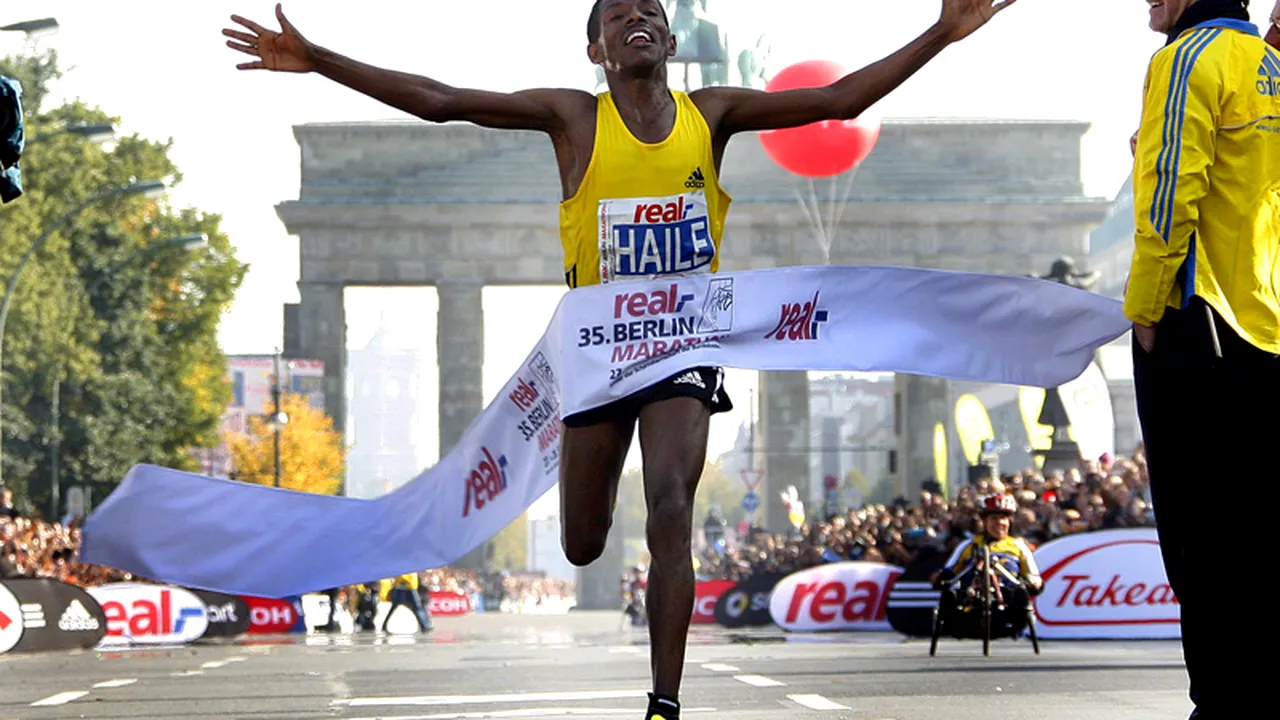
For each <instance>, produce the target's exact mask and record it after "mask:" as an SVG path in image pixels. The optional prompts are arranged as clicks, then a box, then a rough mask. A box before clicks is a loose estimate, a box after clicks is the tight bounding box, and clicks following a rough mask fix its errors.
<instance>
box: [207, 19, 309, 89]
mask: <svg viewBox="0 0 1280 720" xmlns="http://www.w3.org/2000/svg"><path fill="white" fill-rule="evenodd" d="M231 19H232V20H233V21H235V22H237V23H239V24H240V25H243V26H244V27H246V28H248V29H250V30H252V31H253V34H249V33H246V32H240V31H239V30H230V29H224V30H223V31H222V34H223V35H226V36H227V37H229V38H233V40H239V41H240V42H233V40H228V41H227V47H229V48H231V49H233V50H239V51H240V52H242V53H244V54H246V55H252V56H254V57H256V58H258V60H257V61H256V62H247V63H240V64H239V65H236V68H237V69H240V70H276V71H279V72H295V73H306V72H311V70H312V69H313V66H314V63H313V60H312V58H313V54H314V51H315V47H314V46H313V45H312V44H311V43H309V42H307V39H306V38H304V37H302V33H300V32H298V29H297V28H295V27H294V26H293V25H292V24H291V23H290V22H289V21H288V20H287V19H285V16H284V10H283V9H282V8H281V7H280V4H279V3H276V19H277V20H279V21H280V30H281V32H274V31H271V30H268V29H266V28H264V27H262V26H261V25H259V24H257V23H255V22H253V21H252V20H248V19H246V18H242V17H240V16H239V15H232V16H231Z"/></svg>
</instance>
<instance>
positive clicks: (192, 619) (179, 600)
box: [88, 583, 209, 647]
mask: <svg viewBox="0 0 1280 720" xmlns="http://www.w3.org/2000/svg"><path fill="white" fill-rule="evenodd" d="M88 592H89V594H90V595H92V596H93V599H95V600H97V601H98V604H99V605H101V606H102V612H103V614H104V615H105V616H106V618H107V634H106V637H104V638H103V639H102V642H101V643H99V647H108V646H113V645H182V644H186V643H189V642H193V641H195V640H198V639H200V637H201V636H203V635H204V633H205V630H208V629H209V609H208V608H206V607H205V605H204V603H203V602H201V601H200V598H198V597H196V596H195V594H194V593H192V592H191V591H190V590H184V589H182V588H176V587H169V586H167V585H146V584H143V583H115V584H112V585H102V586H100V587H93V588H89V589H88Z"/></svg>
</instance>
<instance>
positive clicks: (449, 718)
mask: <svg viewBox="0 0 1280 720" xmlns="http://www.w3.org/2000/svg"><path fill="white" fill-rule="evenodd" d="M715 711H716V709H715V708H709V707H706V708H681V709H680V714H682V715H683V714H686V713H709V712H715ZM635 713H636V710H635V708H529V709H519V710H494V711H490V712H485V711H480V712H449V713H439V714H435V715H378V716H376V717H366V718H352V719H351V720H464V719H466V718H542V717H563V716H566V715H586V716H591V717H598V716H601V715H635Z"/></svg>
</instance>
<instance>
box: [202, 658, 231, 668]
mask: <svg viewBox="0 0 1280 720" xmlns="http://www.w3.org/2000/svg"><path fill="white" fill-rule="evenodd" d="M226 664H227V661H226V660H214V661H212V662H207V663H205V664H203V665H201V666H200V667H202V668H204V669H205V670H217V669H218V668H220V667H223V666H224V665H226Z"/></svg>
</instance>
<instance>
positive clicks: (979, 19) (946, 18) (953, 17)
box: [938, 0, 1017, 42]
mask: <svg viewBox="0 0 1280 720" xmlns="http://www.w3.org/2000/svg"><path fill="white" fill-rule="evenodd" d="M1015 2H1017V0H942V18H941V19H940V20H939V21H938V26H939V27H940V28H941V29H942V30H943V31H944V32H946V34H947V38H948V39H949V40H950V41H951V42H956V41H957V40H963V39H964V38H967V37H969V36H970V35H972V34H973V32H974V31H975V30H977V29H978V28H980V27H982V26H983V25H986V24H987V23H988V22H989V21H990V20H991V18H993V17H995V15H996V13H998V12H1000V11H1001V10H1004V9H1005V8H1007V7H1009V6H1010V5H1012V4H1014V3H1015Z"/></svg>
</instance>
